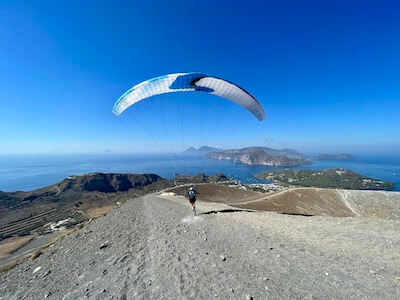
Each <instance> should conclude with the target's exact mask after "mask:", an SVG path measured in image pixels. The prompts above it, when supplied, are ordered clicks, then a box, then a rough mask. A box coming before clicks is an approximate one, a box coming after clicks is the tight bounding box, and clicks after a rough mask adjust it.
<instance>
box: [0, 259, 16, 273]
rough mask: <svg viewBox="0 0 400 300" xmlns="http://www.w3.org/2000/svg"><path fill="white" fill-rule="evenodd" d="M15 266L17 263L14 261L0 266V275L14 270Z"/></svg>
mask: <svg viewBox="0 0 400 300" xmlns="http://www.w3.org/2000/svg"><path fill="white" fill-rule="evenodd" d="M17 264H18V263H17V261H16V260H14V261H12V262H10V263H8V264H6V265H3V266H0V274H1V273H5V272H8V271H10V270H12V269H14V268H15V266H16V265H17Z"/></svg>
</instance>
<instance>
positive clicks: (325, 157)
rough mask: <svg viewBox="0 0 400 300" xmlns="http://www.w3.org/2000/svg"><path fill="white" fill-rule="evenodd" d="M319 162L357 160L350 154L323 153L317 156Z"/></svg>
mask: <svg viewBox="0 0 400 300" xmlns="http://www.w3.org/2000/svg"><path fill="white" fill-rule="evenodd" d="M317 159H318V160H356V157H355V156H353V155H351V154H348V153H341V154H327V153H322V154H319V155H318V156H317Z"/></svg>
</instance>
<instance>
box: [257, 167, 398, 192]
mask: <svg viewBox="0 0 400 300" xmlns="http://www.w3.org/2000/svg"><path fill="white" fill-rule="evenodd" d="M256 177H257V178H259V179H264V180H271V181H275V182H278V183H280V184H282V185H287V186H301V187H315V188H338V189H354V190H391V189H394V188H395V185H394V184H393V183H392V182H386V181H382V180H377V179H372V178H369V177H366V176H363V175H361V174H358V173H355V172H353V171H351V170H346V169H341V168H340V169H330V170H278V171H267V172H263V173H261V174H257V175H256Z"/></svg>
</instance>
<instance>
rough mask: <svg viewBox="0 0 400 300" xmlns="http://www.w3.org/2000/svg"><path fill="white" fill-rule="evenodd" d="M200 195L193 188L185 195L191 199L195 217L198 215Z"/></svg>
mask: <svg viewBox="0 0 400 300" xmlns="http://www.w3.org/2000/svg"><path fill="white" fill-rule="evenodd" d="M197 194H198V193H197V192H196V190H195V189H194V188H193V186H191V187H190V188H189V189H188V190H187V191H186V193H185V197H188V198H189V201H190V204H192V210H193V213H194V215H196V204H195V202H196V195H197Z"/></svg>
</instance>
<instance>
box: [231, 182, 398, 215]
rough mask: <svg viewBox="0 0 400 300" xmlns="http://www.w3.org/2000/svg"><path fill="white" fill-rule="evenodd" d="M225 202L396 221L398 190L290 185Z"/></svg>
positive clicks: (259, 207)
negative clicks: (242, 199) (252, 197)
mask: <svg viewBox="0 0 400 300" xmlns="http://www.w3.org/2000/svg"><path fill="white" fill-rule="evenodd" d="M226 203H229V204H231V205H233V206H235V207H240V208H246V209H256V210H264V211H275V212H279V213H285V214H294V215H311V216H330V217H363V218H371V219H387V220H395V221H400V193H399V192H387V191H355V190H337V189H318V188H292V189H288V190H284V191H281V192H278V193H272V194H268V195H266V196H263V197H260V198H258V199H255V200H251V201H246V200H245V201H242V202H241V203H239V202H237V201H236V202H226Z"/></svg>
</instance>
